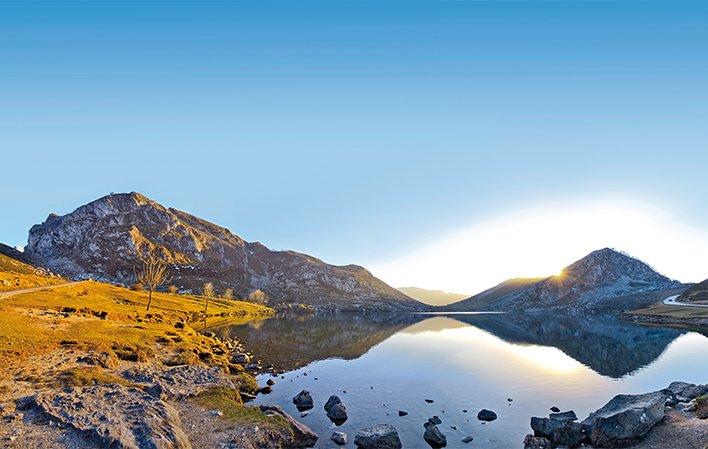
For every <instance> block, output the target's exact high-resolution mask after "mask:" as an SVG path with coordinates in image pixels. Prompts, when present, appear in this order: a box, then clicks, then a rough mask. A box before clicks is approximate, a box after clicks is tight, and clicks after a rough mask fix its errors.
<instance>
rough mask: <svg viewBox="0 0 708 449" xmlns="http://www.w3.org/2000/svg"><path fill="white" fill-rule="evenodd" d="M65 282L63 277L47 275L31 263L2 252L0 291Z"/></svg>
mask: <svg viewBox="0 0 708 449" xmlns="http://www.w3.org/2000/svg"><path fill="white" fill-rule="evenodd" d="M64 282H66V280H64V279H63V278H61V277H58V276H46V275H44V274H42V272H41V271H40V270H37V269H36V268H34V267H32V266H30V265H27V264H25V263H23V262H20V261H19V260H15V259H13V258H12V257H7V256H5V255H4V254H0V292H3V291H10V290H18V289H23V288H32V287H41V286H45V285H56V284H62V283H64Z"/></svg>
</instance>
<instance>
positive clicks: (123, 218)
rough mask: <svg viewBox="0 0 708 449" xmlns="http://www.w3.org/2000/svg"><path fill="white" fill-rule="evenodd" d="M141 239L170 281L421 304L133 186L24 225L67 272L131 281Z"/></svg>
mask: <svg viewBox="0 0 708 449" xmlns="http://www.w3.org/2000/svg"><path fill="white" fill-rule="evenodd" d="M139 245H141V246H147V247H150V248H153V249H154V250H155V251H156V252H158V253H160V254H162V256H163V257H164V258H165V259H166V260H167V262H168V263H169V265H170V271H171V275H172V280H171V283H173V284H175V285H177V286H178V287H180V288H181V289H183V290H187V291H199V290H200V289H201V287H202V286H203V284H204V283H205V282H212V283H213V284H214V287H215V289H216V291H217V293H220V292H223V291H224V290H225V289H227V288H232V289H233V290H234V293H235V294H236V296H238V297H246V296H247V295H248V294H249V293H250V292H252V291H254V290H256V289H260V290H262V291H264V292H265V293H266V294H267V295H268V297H269V298H270V301H271V302H270V304H273V305H278V304H288V303H289V304H292V303H303V304H309V305H312V306H314V307H315V308H318V309H339V310H342V309H346V310H420V309H422V308H424V307H425V306H424V305H423V304H421V303H419V302H418V301H415V300H413V299H411V298H409V297H408V296H406V295H405V294H403V293H401V292H399V291H398V290H396V289H394V288H392V287H390V286H389V285H387V284H385V283H384V282H383V281H381V280H379V279H377V278H376V277H374V276H373V275H372V274H371V273H370V272H368V271H367V270H366V269H364V268H362V267H360V266H357V265H346V266H334V265H329V264H327V263H325V262H323V261H321V260H319V259H316V258H315V257H312V256H309V255H307V254H302V253H298V252H295V251H272V250H270V249H268V248H267V247H266V246H264V245H262V244H261V243H258V242H247V241H245V240H244V239H242V238H241V237H239V236H237V235H234V234H232V233H231V232H230V231H229V230H228V229H226V228H223V227H221V226H218V225H215V224H213V223H210V222H208V221H206V220H203V219H201V218H198V217H195V216H193V215H190V214H188V213H186V212H182V211H179V210H177V209H172V208H167V207H164V206H162V205H160V204H158V203H157V202H155V201H152V200H151V199H149V198H147V197H145V196H144V195H141V194H139V193H135V192H133V193H127V194H111V195H108V196H105V197H103V198H100V199H98V200H96V201H93V202H91V203H89V204H86V205H84V206H81V207H79V208H78V209H76V210H75V211H73V212H72V213H70V214H67V215H64V216H58V215H55V214H51V215H50V216H49V217H48V218H47V220H46V221H45V222H44V223H42V224H39V225H35V226H33V227H32V229H31V230H30V234H29V239H28V244H27V248H26V252H27V254H28V255H29V256H30V257H31V258H32V260H33V261H35V262H36V263H37V264H39V265H41V266H43V267H46V268H48V269H50V270H52V271H54V272H57V273H60V274H62V275H65V276H67V277H70V278H72V279H87V278H93V279H99V280H105V281H111V282H118V283H122V284H129V283H131V282H132V281H133V272H134V267H135V265H136V247H137V246H139Z"/></svg>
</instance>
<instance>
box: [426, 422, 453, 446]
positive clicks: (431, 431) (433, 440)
mask: <svg viewBox="0 0 708 449" xmlns="http://www.w3.org/2000/svg"><path fill="white" fill-rule="evenodd" d="M423 427H425V433H423V439H424V440H425V442H426V443H428V444H429V445H430V447H432V448H440V447H445V446H447V438H446V437H445V435H443V433H442V432H440V429H438V426H436V425H435V424H433V423H430V422H426V423H425V424H423Z"/></svg>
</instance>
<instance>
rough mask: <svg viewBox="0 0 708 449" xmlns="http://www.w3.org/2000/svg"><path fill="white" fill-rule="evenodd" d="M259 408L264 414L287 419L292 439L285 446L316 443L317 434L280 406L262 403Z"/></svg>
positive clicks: (301, 445) (299, 446)
mask: <svg viewBox="0 0 708 449" xmlns="http://www.w3.org/2000/svg"><path fill="white" fill-rule="evenodd" d="M260 409H261V411H262V412H263V413H265V414H266V415H278V416H280V417H282V418H283V419H285V421H287V423H288V425H289V426H290V430H291V431H292V434H293V437H292V440H291V441H290V442H289V443H288V444H286V447H296V448H301V447H312V446H314V445H315V444H317V440H318V439H319V437H318V436H317V434H316V433H315V432H313V431H312V430H310V428H309V427H307V426H306V425H304V424H302V423H300V422H298V421H296V420H295V419H293V417H292V416H290V415H288V414H287V413H285V412H284V411H283V409H282V408H280V407H278V406H275V405H262V406H261V407H260Z"/></svg>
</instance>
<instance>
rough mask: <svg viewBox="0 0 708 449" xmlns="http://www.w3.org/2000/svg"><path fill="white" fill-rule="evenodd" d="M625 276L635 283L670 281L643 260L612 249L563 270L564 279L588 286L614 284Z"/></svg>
mask: <svg viewBox="0 0 708 449" xmlns="http://www.w3.org/2000/svg"><path fill="white" fill-rule="evenodd" d="M623 276H624V277H627V278H629V279H632V280H633V281H635V282H647V283H656V282H667V281H670V279H669V278H667V277H665V276H662V275H661V274H659V273H657V272H656V271H654V270H653V269H652V268H651V267H650V266H649V265H647V264H646V263H644V262H642V261H641V260H639V259H635V258H633V257H631V256H629V255H627V254H625V253H622V252H619V251H616V250H614V249H611V248H603V249H599V250H597V251H593V252H591V253H590V254H588V255H587V256H585V257H583V258H582V259H580V260H578V261H576V262H574V263H572V264H571V265H569V266H567V267H566V268H564V269H563V277H568V278H571V279H572V280H573V282H578V281H582V282H583V283H585V284H588V285H604V284H607V283H612V282H615V281H617V280H618V279H620V278H621V277H623Z"/></svg>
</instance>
